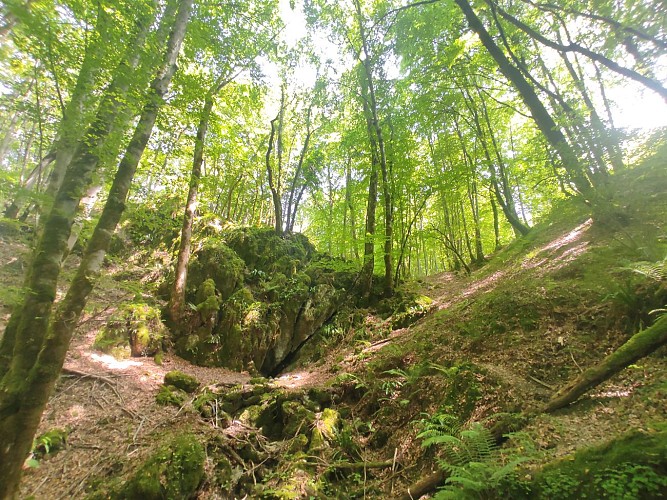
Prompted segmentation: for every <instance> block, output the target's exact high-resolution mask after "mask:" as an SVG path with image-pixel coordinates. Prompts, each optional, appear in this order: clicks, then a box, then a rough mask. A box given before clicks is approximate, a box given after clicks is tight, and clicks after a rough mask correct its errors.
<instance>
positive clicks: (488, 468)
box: [417, 413, 527, 499]
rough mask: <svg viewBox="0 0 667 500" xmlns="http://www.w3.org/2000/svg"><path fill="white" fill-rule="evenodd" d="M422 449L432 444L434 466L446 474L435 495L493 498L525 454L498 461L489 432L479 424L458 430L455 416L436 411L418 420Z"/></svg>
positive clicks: (512, 475)
mask: <svg viewBox="0 0 667 500" xmlns="http://www.w3.org/2000/svg"><path fill="white" fill-rule="evenodd" d="M420 425H421V427H422V431H421V432H420V433H419V434H418V436H417V437H419V438H421V439H423V442H422V446H423V447H425V448H429V447H435V448H436V449H437V453H438V455H437V456H438V459H437V462H438V465H439V466H440V468H441V469H442V470H443V471H444V472H445V473H446V475H447V479H446V480H445V486H444V487H443V488H442V489H440V490H439V491H438V493H437V494H436V496H435V498H438V499H445V498H451V499H453V498H496V494H497V490H498V489H499V488H500V487H501V486H504V487H506V485H507V483H509V482H512V481H513V480H514V474H515V471H516V468H517V466H518V465H519V464H520V463H521V462H524V461H525V460H527V458H526V457H513V458H512V459H511V460H508V461H507V462H503V461H502V457H501V455H500V453H499V449H498V446H497V445H496V442H495V439H494V438H493V436H492V435H491V432H490V431H489V430H488V429H486V428H485V427H483V426H482V425H481V424H479V423H473V424H472V426H471V427H469V428H467V429H462V428H460V427H459V423H458V418H457V417H455V416H453V415H448V414H443V413H440V414H436V415H434V416H432V417H430V418H428V419H425V420H422V422H421V424H420Z"/></svg>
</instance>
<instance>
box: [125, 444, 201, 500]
mask: <svg viewBox="0 0 667 500" xmlns="http://www.w3.org/2000/svg"><path fill="white" fill-rule="evenodd" d="M205 459H206V453H205V451H204V447H203V446H202V445H201V444H200V443H199V440H198V438H197V436H194V435H191V434H183V435H180V436H177V437H175V438H173V439H172V440H171V442H170V443H168V444H167V445H165V446H163V447H162V448H160V449H159V450H158V451H157V452H156V453H155V454H154V455H152V456H151V457H150V458H148V460H146V462H144V464H143V465H142V466H141V467H139V469H138V470H137V472H136V473H135V474H134V476H133V477H132V478H131V479H130V480H129V481H127V483H126V484H125V487H124V488H123V490H122V492H121V494H120V495H119V498H137V499H139V498H141V499H147V500H153V499H154V500H162V499H186V498H191V497H193V496H194V493H195V491H196V490H197V488H198V486H199V483H200V482H201V480H202V479H203V477H204V460H205Z"/></svg>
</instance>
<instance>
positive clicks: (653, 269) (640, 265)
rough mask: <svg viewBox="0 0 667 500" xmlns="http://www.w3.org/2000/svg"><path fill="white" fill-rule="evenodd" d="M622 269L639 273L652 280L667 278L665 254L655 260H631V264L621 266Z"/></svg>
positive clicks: (666, 258)
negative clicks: (662, 257) (660, 258)
mask: <svg viewBox="0 0 667 500" xmlns="http://www.w3.org/2000/svg"><path fill="white" fill-rule="evenodd" d="M623 269H625V270H627V271H632V272H633V273H637V274H641V275H642V276H644V277H646V278H649V279H652V280H654V281H665V280H667V256H665V258H664V259H662V260H659V261H657V262H647V261H640V262H633V263H632V264H629V265H627V266H625V267H623Z"/></svg>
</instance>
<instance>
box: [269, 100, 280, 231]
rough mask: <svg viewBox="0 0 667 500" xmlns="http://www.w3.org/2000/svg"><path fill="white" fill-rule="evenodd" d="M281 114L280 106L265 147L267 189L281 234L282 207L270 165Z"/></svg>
mask: <svg viewBox="0 0 667 500" xmlns="http://www.w3.org/2000/svg"><path fill="white" fill-rule="evenodd" d="M281 114H282V108H281V110H280V112H279V113H278V116H276V117H275V118H274V119H273V120H271V133H270V134H269V145H268V147H267V148H266V175H267V179H268V181H269V189H270V190H271V199H272V200H273V215H274V218H275V220H274V227H275V229H276V233H278V234H283V207H282V201H281V199H280V192H279V191H278V189H279V187H278V186H277V185H276V181H275V180H274V176H273V167H272V166H271V153H272V152H273V144H274V139H275V136H276V122H277V121H279V120H280V116H281Z"/></svg>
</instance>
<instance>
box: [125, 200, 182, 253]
mask: <svg viewBox="0 0 667 500" xmlns="http://www.w3.org/2000/svg"><path fill="white" fill-rule="evenodd" d="M181 206H182V201H181V199H180V198H179V197H175V196H172V197H154V198H152V199H150V200H146V201H144V202H143V203H141V204H131V205H130V206H129V207H128V208H127V209H126V210H125V212H124V214H123V220H124V222H123V223H122V226H121V227H122V231H123V232H124V233H125V234H127V236H128V237H129V238H130V241H131V242H132V243H133V244H134V245H135V247H137V248H141V247H144V248H146V247H148V248H158V247H159V246H160V245H164V246H165V247H167V248H169V247H170V246H171V245H172V244H173V242H174V240H175V239H176V238H177V237H178V234H179V232H180V228H181V220H180V218H179V217H178V215H179V214H180V212H181Z"/></svg>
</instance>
